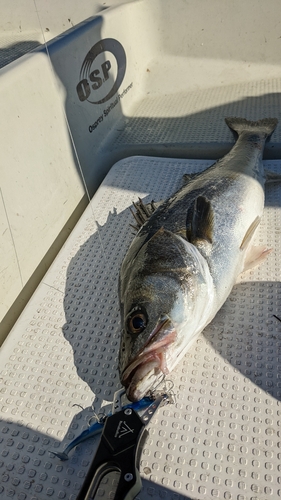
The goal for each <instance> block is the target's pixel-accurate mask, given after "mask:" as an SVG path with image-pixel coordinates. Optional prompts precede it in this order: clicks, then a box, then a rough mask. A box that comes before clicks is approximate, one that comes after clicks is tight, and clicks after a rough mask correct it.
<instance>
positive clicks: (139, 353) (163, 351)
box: [119, 228, 210, 401]
mask: <svg viewBox="0 0 281 500" xmlns="http://www.w3.org/2000/svg"><path fill="white" fill-rule="evenodd" d="M198 254H199V252H198V250H197V251H196V249H195V250H194V246H193V245H191V244H190V243H188V242H187V241H186V240H184V239H183V238H181V237H180V236H177V235H175V234H173V233H171V232H169V231H167V230H164V229H163V228H161V229H160V230H159V231H158V232H157V233H155V234H154V236H153V237H152V238H151V239H150V240H149V241H147V242H146V243H145V244H144V245H142V247H141V249H140V250H139V251H138V252H137V254H134V253H133V252H129V257H128V259H126V257H125V259H124V262H123V266H122V268H121V273H120V284H119V285H120V286H119V296H120V306H121V321H122V335H121V343H120V351H119V372H120V379H121V383H122V385H123V386H124V387H125V388H126V393H127V396H128V398H129V399H130V400H131V401H138V400H140V399H142V398H143V397H144V396H145V395H146V394H147V393H148V392H149V391H150V390H151V389H152V388H153V387H154V386H155V383H156V382H157V380H159V378H160V377H161V375H162V374H164V375H166V374H168V373H169V372H170V371H171V370H172V369H173V367H174V366H175V364H176V363H177V361H178V359H179V357H180V355H181V354H182V353H183V351H184V350H185V349H186V347H187V346H188V345H189V344H190V342H191V340H192V339H193V337H194V335H195V334H196V333H197V330H198V327H200V324H201V323H202V319H203V316H204V314H205V312H206V305H207V304H206V302H207V303H208V301H209V298H210V297H209V296H208V293H209V291H210V290H209V288H210V286H209V283H208V279H209V277H210V273H209V270H208V269H206V268H207V267H208V266H207V263H206V262H204V263H202V262H201V261H202V260H203V257H202V255H201V254H199V255H198ZM132 255H133V257H132ZM207 309H208V307H207ZM204 326H205V325H204ZM202 329H203V328H202Z"/></svg>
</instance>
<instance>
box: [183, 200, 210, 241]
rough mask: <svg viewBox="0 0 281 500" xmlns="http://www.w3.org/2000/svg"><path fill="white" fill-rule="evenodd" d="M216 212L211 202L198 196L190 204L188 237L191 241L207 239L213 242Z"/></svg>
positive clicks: (187, 224)
mask: <svg viewBox="0 0 281 500" xmlns="http://www.w3.org/2000/svg"><path fill="white" fill-rule="evenodd" d="M213 220H214V214H213V210H212V207H211V202H210V201H209V200H207V198H205V196H198V197H197V198H196V199H195V200H194V202H193V203H192V204H191V205H190V207H189V209H188V210H187V215H186V237H187V239H188V241H190V243H194V242H196V240H205V241H208V242H209V243H212V240H213Z"/></svg>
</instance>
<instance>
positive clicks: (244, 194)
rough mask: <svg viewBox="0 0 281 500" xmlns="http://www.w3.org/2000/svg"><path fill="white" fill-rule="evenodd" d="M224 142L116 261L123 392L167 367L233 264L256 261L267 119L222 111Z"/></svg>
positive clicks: (211, 308)
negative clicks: (230, 138)
mask: <svg viewBox="0 0 281 500" xmlns="http://www.w3.org/2000/svg"><path fill="white" fill-rule="evenodd" d="M226 123H227V124H228V126H229V127H230V128H231V129H232V130H234V131H235V132H237V133H238V140H237V142H236V143H235V145H234V146H233V148H232V149H231V151H230V152H229V153H228V154H227V155H226V156H224V157H223V158H222V159H220V160H218V161H217V162H216V163H215V164H214V165H212V166H211V167H209V168H208V169H207V170H205V171H204V172H202V173H200V174H196V175H194V176H192V178H191V179H190V180H189V182H188V183H186V184H185V185H184V186H183V187H182V188H181V189H179V190H178V191H177V192H176V193H175V194H174V195H173V196H171V197H170V198H169V199H168V200H166V201H164V202H163V203H161V204H160V205H159V206H158V208H157V209H156V210H155V211H154V213H152V214H151V215H150V217H149V218H148V220H147V221H146V222H145V223H144V224H143V225H142V227H141V228H140V230H139V231H138V233H137V235H136V236H135V238H134V240H133V242H132V244H131V246H130V248H129V250H128V252H127V254H126V256H125V258H124V261H123V264H122V267H121V271H120V276H119V299H120V310H121V321H122V335H121V344H120V351H119V372H120V380H121V383H122V384H123V385H124V386H125V388H126V392H127V396H128V398H129V399H131V400H132V401H136V400H139V399H141V398H142V397H143V396H144V395H145V394H147V392H149V390H150V389H151V388H152V387H153V385H154V384H155V381H156V380H157V379H158V378H159V375H160V374H161V373H164V374H167V373H169V372H170V371H171V370H173V368H174V367H175V365H176V364H177V363H178V362H179V361H180V359H181V358H182V357H183V356H184V354H185V353H186V351H187V349H188V348H189V346H190V344H191V342H192V341H193V340H194V339H195V338H196V337H197V336H198V334H199V333H200V332H202V330H203V329H204V328H205V326H206V325H207V324H208V323H209V322H210V321H211V320H212V319H213V317H214V316H215V315H216V313H217V311H218V310H219V309H220V307H221V306H222V304H223V303H224V302H225V300H226V298H227V297H228V295H229V293H230V292H231V289H232V287H233V285H234V283H235V282H236V280H237V277H238V276H239V274H240V273H241V272H242V271H243V270H245V269H247V268H249V267H252V266H253V265H256V264H257V263H259V262H260V261H262V260H263V259H264V258H265V257H266V254H267V251H266V249H265V248H257V247H253V245H252V238H253V235H254V232H255V230H256V228H257V226H258V224H259V221H260V218H261V216H262V213H263V208H264V183H265V174H264V170H263V163H262V155H263V149H264V144H265V141H266V138H267V137H268V136H269V135H270V134H271V133H272V132H273V130H274V129H275V127H276V125H277V120H276V119H270V118H269V119H264V120H260V121H258V122H249V121H247V120H245V119H240V118H228V119H226Z"/></svg>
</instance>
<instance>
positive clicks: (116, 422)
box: [77, 389, 169, 500]
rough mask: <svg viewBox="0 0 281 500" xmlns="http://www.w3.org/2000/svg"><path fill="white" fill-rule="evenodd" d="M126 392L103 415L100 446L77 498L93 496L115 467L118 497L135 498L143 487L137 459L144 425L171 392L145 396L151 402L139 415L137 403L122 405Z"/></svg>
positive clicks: (119, 393) (84, 499) (118, 394)
mask: <svg viewBox="0 0 281 500" xmlns="http://www.w3.org/2000/svg"><path fill="white" fill-rule="evenodd" d="M123 394H124V390H123V389H121V390H120V391H117V392H116V393H115V396H114V401H113V405H112V414H111V415H109V416H107V417H105V419H104V424H103V425H104V427H103V431H102V434H101V438H100V442H99V445H98V449H97V451H96V454H95V456H94V458H93V461H92V463H91V465H90V467H89V470H88V473H87V475H86V478H85V481H84V483H83V486H82V488H81V490H80V492H79V494H78V497H77V500H91V499H93V498H94V497H95V495H96V492H97V490H98V488H99V486H100V483H101V480H102V478H103V477H104V476H106V475H107V474H109V473H110V472H113V471H117V472H118V473H119V482H118V486H117V489H116V492H115V495H114V499H115V500H133V498H135V496H136V495H137V494H138V493H139V492H140V490H141V477H140V473H139V470H138V463H137V462H138V456H139V444H140V441H141V438H142V437H143V431H144V428H145V426H146V425H147V424H148V423H149V422H150V420H151V418H152V417H153V415H154V413H155V412H156V410H157V409H158V408H159V407H160V406H161V405H162V404H167V403H169V396H168V395H167V394H163V395H161V396H159V397H157V398H156V399H154V400H153V399H151V398H146V403H147V401H148V400H149V399H150V404H149V406H148V407H147V409H146V410H145V412H144V413H143V415H142V416H141V417H140V416H139V414H138V413H137V412H136V411H135V410H134V408H133V405H134V404H129V405H127V406H126V407H123V408H122V405H121V397H122V395H123ZM146 406H147V404H146Z"/></svg>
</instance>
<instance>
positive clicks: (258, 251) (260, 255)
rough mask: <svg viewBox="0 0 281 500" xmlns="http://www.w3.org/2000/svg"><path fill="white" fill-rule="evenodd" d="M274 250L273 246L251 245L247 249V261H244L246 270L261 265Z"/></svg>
mask: <svg viewBox="0 0 281 500" xmlns="http://www.w3.org/2000/svg"><path fill="white" fill-rule="evenodd" d="M271 252H272V248H267V247H263V246H254V245H253V246H251V247H250V248H249V249H248V250H247V251H246V256H245V262H244V269H243V272H244V271H248V270H249V269H253V268H254V267H256V266H259V265H260V264H262V262H264V261H265V260H266V259H267V257H268V255H269V254H270V253H271Z"/></svg>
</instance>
